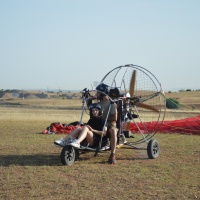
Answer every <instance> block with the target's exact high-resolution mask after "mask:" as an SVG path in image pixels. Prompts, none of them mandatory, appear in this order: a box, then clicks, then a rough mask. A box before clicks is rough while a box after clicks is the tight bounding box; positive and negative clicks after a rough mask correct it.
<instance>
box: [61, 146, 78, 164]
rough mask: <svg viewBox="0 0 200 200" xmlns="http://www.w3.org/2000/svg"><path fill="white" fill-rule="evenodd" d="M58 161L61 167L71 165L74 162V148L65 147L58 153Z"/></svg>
mask: <svg viewBox="0 0 200 200" xmlns="http://www.w3.org/2000/svg"><path fill="white" fill-rule="evenodd" d="M60 160H61V163H62V164H63V165H73V164H74V162H75V160H76V154H75V150H74V147H72V146H68V145H67V146H65V147H63V149H62V151H61V153H60Z"/></svg>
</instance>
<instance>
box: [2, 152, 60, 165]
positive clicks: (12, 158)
mask: <svg viewBox="0 0 200 200" xmlns="http://www.w3.org/2000/svg"><path fill="white" fill-rule="evenodd" d="M10 165H16V166H58V165H61V161H60V156H59V155H58V154H56V155H42V154H35V155H1V156H0V166H4V167H8V166H10Z"/></svg>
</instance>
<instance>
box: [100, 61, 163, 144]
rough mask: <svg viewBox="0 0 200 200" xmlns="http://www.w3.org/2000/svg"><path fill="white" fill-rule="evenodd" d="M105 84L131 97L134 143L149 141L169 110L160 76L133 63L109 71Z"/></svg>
mask: <svg viewBox="0 0 200 200" xmlns="http://www.w3.org/2000/svg"><path fill="white" fill-rule="evenodd" d="M101 83H104V84H106V85H108V86H109V89H110V90H112V89H114V88H117V89H118V90H119V92H120V95H121V96H124V97H127V99H128V101H129V107H128V109H129V111H130V113H131V115H132V116H138V117H136V118H133V119H132V120H130V119H128V120H127V118H126V120H125V121H124V123H123V128H124V129H125V130H130V131H131V132H134V133H141V134H134V142H133V143H134V144H139V143H142V142H144V141H148V140H149V139H150V138H152V137H153V136H154V135H155V134H156V132H157V131H159V128H160V126H161V125H162V123H163V120H164V116H165V109H166V102H165V95H164V92H163V90H162V88H161V84H160V83H159V81H158V80H157V78H156V77H155V76H154V75H153V74H152V73H151V72H149V71H148V70H147V69H145V68H143V67H140V66H137V65H133V64H129V65H123V66H119V67H116V68H114V69H113V70H111V71H110V72H108V73H107V74H106V75H105V76H104V77H103V79H102V80H101Z"/></svg>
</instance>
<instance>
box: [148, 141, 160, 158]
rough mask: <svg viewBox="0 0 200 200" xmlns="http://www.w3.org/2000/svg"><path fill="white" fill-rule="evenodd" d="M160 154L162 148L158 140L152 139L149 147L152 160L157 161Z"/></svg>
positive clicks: (149, 155)
mask: <svg viewBox="0 0 200 200" xmlns="http://www.w3.org/2000/svg"><path fill="white" fill-rule="evenodd" d="M159 153H160V146H159V143H158V141H157V140H154V139H151V140H150V141H149V142H148V145H147V154H148V157H149V158H150V159H155V158H157V157H158V155H159Z"/></svg>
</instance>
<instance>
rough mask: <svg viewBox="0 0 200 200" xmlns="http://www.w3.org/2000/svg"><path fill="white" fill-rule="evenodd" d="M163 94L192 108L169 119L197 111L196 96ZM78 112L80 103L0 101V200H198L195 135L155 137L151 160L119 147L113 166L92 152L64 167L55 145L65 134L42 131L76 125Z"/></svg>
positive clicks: (199, 98)
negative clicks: (155, 148)
mask: <svg viewBox="0 0 200 200" xmlns="http://www.w3.org/2000/svg"><path fill="white" fill-rule="evenodd" d="M188 94H189V95H188ZM166 95H167V97H169V98H171V97H172V98H179V100H180V102H181V103H183V104H184V105H186V107H187V109H188V110H189V108H190V109H191V110H189V111H188V112H187V113H186V112H183V113H182V111H180V112H177V113H175V114H174V112H173V113H172V114H170V113H168V115H167V116H168V118H169V119H170V117H171V118H172V119H175V118H180V117H184V116H188V115H189V114H193V115H196V114H197V113H198V112H199V107H198V105H199V104H200V92H195V93H193V92H191V93H184V94H183V93H167V94H166ZM191 105H196V106H197V107H196V108H195V109H194V107H191ZM80 107H81V100H66V99H65V100H64V99H46V100H41V99H35V100H34V99H29V100H9V99H7V100H3V101H2V100H0V127H1V129H0V138H1V140H0V199H6V200H7V199H8V200H11V199H15V200H16V199H20V200H21V199H24V200H25V199H30V200H31V199H55V200H56V199H74V200H75V199H83V200H84V199H118V200H119V199H123V200H125V199H181V200H182V199H200V174H199V171H200V138H199V136H194V135H179V134H170V133H169V134H156V136H155V139H157V140H158V141H159V143H160V146H161V152H160V155H159V157H158V158H157V159H154V160H151V159H148V156H147V152H146V150H133V149H129V148H125V147H123V148H121V149H117V152H116V153H117V164H116V165H108V164H107V159H108V156H109V152H104V153H99V154H98V156H97V157H94V156H93V153H91V152H90V153H86V154H81V156H80V160H78V161H76V162H75V164H74V165H72V166H63V165H62V164H61V162H60V157H59V155H60V152H61V149H60V148H56V147H54V146H53V141H54V139H58V138H60V137H63V135H44V134H41V132H42V130H44V129H45V128H46V127H47V126H49V124H50V123H52V122H57V121H58V122H63V123H69V122H72V121H77V120H79V116H80V110H79V109H80ZM188 113H189V114H188ZM84 120H87V119H86V118H85V119H84ZM128 140H131V138H130V139H128ZM143 145H144V147H146V144H143Z"/></svg>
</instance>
